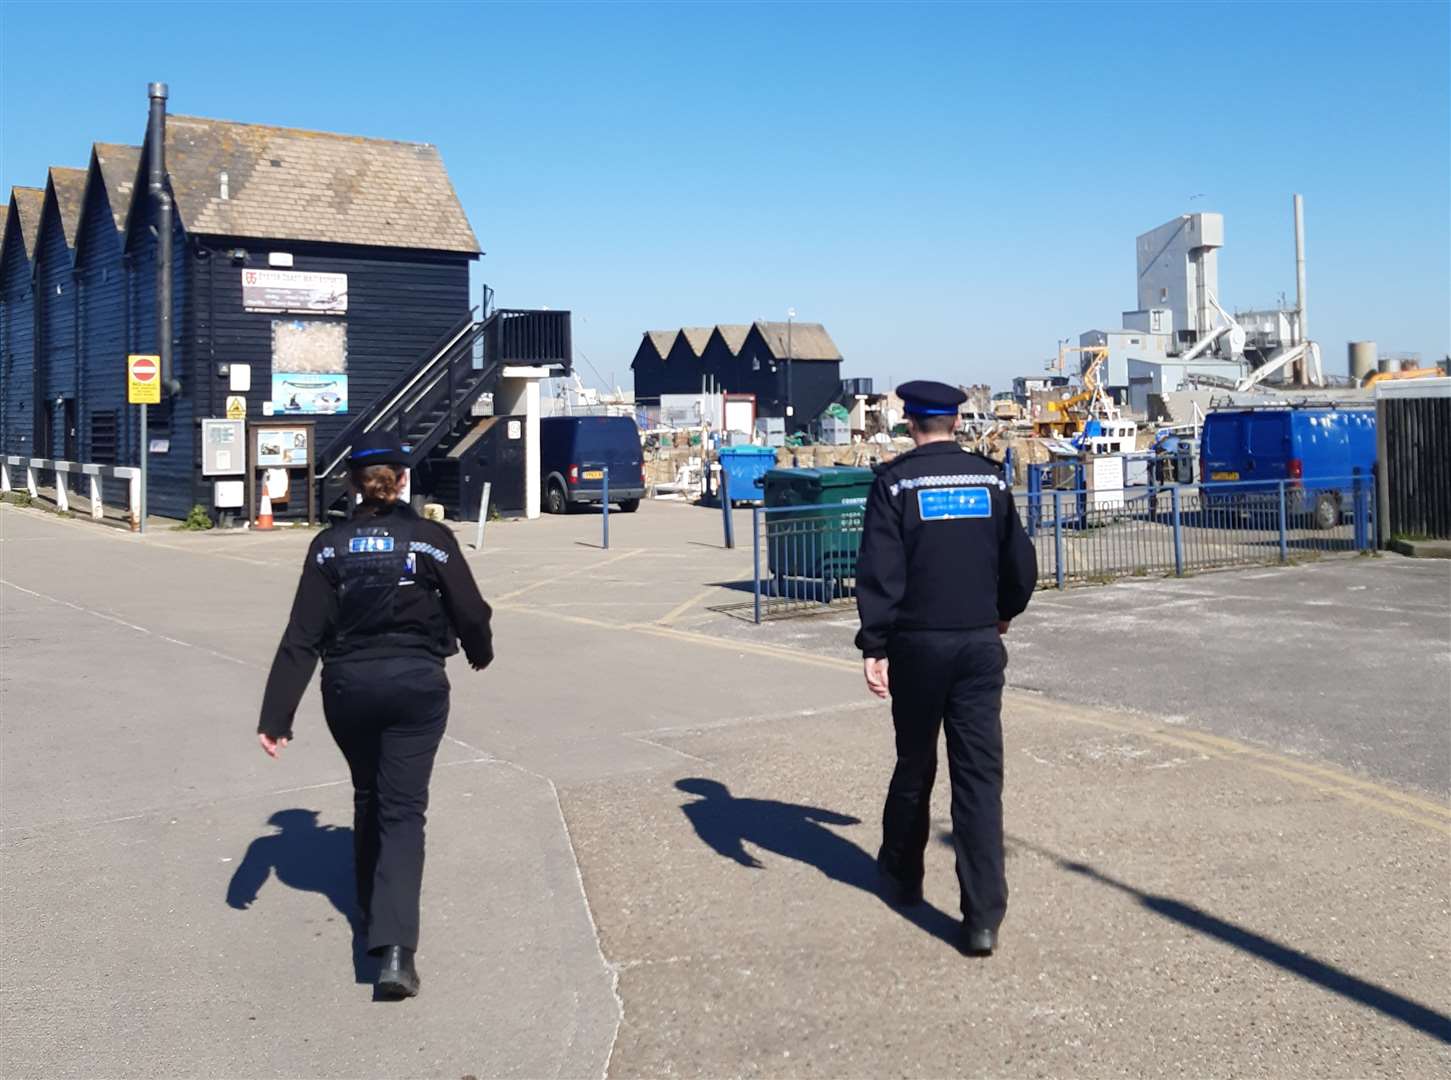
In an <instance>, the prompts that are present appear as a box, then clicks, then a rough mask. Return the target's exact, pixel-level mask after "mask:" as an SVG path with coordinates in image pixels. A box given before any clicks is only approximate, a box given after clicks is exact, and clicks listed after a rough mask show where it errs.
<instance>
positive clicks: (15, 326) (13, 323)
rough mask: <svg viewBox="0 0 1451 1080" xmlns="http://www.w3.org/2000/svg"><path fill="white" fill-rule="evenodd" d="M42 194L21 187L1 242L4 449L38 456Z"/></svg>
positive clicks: (0, 431)
mask: <svg viewBox="0 0 1451 1080" xmlns="http://www.w3.org/2000/svg"><path fill="white" fill-rule="evenodd" d="M44 206H45V191H44V190H43V189H42V188H32V187H17V188H13V189H12V190H11V192H10V203H9V205H8V206H7V207H6V211H5V233H4V237H3V239H0V449H3V451H4V452H5V453H7V454H22V455H26V456H31V455H33V454H34V452H35V439H34V431H35V284H34V279H33V277H32V274H31V270H32V267H33V266H34V258H35V242H36V240H37V239H38V238H39V236H40V215H41V210H42V208H43V207H44Z"/></svg>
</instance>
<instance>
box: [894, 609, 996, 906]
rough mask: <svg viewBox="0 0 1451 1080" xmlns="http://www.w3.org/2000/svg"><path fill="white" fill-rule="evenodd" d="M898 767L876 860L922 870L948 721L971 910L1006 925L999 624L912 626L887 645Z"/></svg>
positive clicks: (913, 876) (955, 838) (962, 884)
mask: <svg viewBox="0 0 1451 1080" xmlns="http://www.w3.org/2000/svg"><path fill="white" fill-rule="evenodd" d="M887 651H888V661H889V666H888V676H889V679H890V682H891V687H892V722H893V725H894V726H895V727H896V730H897V767H896V769H895V770H894V771H893V773H892V783H891V786H890V787H889V788H888V790H887V804H886V808H885V809H884V810H883V812H882V849H881V852H880V853H879V854H878V856H877V864H878V865H879V866H880V867H881V869H882V870H883V871H885V872H886V873H888V874H891V875H892V876H893V877H894V878H896V879H897V880H898V881H900V882H903V883H905V884H909V885H910V884H916V883H918V882H920V881H921V880H922V874H923V856H924V854H925V852H926V849H927V841H928V836H929V832H930V830H931V802H932V782H933V780H934V779H935V778H936V776H937V733H938V730H939V729H940V728H942V727H944V726H945V727H946V729H947V770H948V777H949V779H950V780H951V782H952V844H953V847H954V848H955V849H956V852H957V883H958V887H959V889H960V891H961V894H962V917H963V920H964V921H965V922H966V923H967V925H968V926H969V927H971V928H973V929H981V928H991V929H997V927H998V925H999V924H1000V923H1001V922H1002V921H1003V914H1004V913H1005V912H1006V911H1007V908H1008V882H1007V876H1006V874H1005V873H1004V870H1003V726H1002V707H1003V669H1004V668H1005V667H1006V666H1007V659H1008V654H1007V650H1006V649H1005V648H1004V647H1003V643H1002V641H1001V639H1000V638H999V636H998V632H997V630H996V629H995V628H988V629H983V630H969V631H913V632H904V633H900V634H896V635H894V636H893V638H892V640H891V642H890V643H889V645H888V647H887Z"/></svg>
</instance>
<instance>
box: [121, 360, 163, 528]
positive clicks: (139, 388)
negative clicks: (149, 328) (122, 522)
mask: <svg viewBox="0 0 1451 1080" xmlns="http://www.w3.org/2000/svg"><path fill="white" fill-rule="evenodd" d="M126 400H127V401H128V402H129V403H130V404H132V405H136V406H138V407H139V408H140V410H141V438H140V439H139V440H138V442H139V443H140V445H139V446H138V447H137V448H136V452H137V454H138V455H139V456H140V458H141V498H140V500H139V501H140V503H141V505H140V506H139V507H138V508H137V509H138V514H139V517H140V528H141V531H142V532H143V533H144V532H145V531H146V459H147V458H149V457H150V456H151V442H150V440H149V439H148V438H147V437H146V406H148V405H160V404H161V357H159V356H151V355H146V354H142V353H132V354H131V355H130V356H128V357H126Z"/></svg>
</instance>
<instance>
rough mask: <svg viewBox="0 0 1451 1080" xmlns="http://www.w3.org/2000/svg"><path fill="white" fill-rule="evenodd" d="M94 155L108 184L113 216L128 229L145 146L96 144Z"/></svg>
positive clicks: (108, 196) (92, 150) (118, 227)
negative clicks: (133, 193) (127, 222)
mask: <svg viewBox="0 0 1451 1080" xmlns="http://www.w3.org/2000/svg"><path fill="white" fill-rule="evenodd" d="M91 153H92V155H93V156H94V157H95V160H96V164H97V165H98V166H99V167H100V170H101V179H102V180H103V181H104V182H105V184H106V198H107V199H108V200H109V201H110V203H111V216H112V217H113V218H115V219H116V228H117V229H118V230H119V229H124V228H125V227H126V215H127V214H129V213H130V212H131V195H132V192H133V191H134V190H135V188H136V178H137V176H138V175H139V174H140V169H141V147H139V146H122V145H121V144H119V143H96V144H95V146H93V147H92V148H91Z"/></svg>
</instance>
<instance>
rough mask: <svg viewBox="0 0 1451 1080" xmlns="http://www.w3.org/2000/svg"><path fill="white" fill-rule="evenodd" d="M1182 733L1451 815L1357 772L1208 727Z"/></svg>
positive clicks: (1446, 808)
mask: <svg viewBox="0 0 1451 1080" xmlns="http://www.w3.org/2000/svg"><path fill="white" fill-rule="evenodd" d="M1179 734H1181V735H1183V736H1184V737H1185V738H1189V739H1193V740H1194V741H1195V742H1200V743H1204V744H1205V745H1207V746H1214V747H1218V748H1219V749H1222V750H1224V751H1226V752H1227V753H1231V754H1245V755H1248V756H1250V757H1256V758H1261V759H1263V760H1265V761H1269V762H1273V763H1275V764H1277V765H1280V766H1282V767H1286V768H1290V769H1295V770H1297V771H1299V772H1303V773H1308V774H1310V775H1312V776H1319V777H1323V778H1325V779H1327V780H1329V781H1331V782H1333V783H1337V784H1345V785H1347V786H1349V787H1353V788H1359V789H1360V790H1362V791H1368V792H1370V793H1371V794H1373V795H1378V796H1379V797H1381V798H1383V799H1392V800H1394V801H1395V802H1399V803H1405V804H1406V805H1407V806H1414V807H1415V808H1416V809H1418V810H1422V811H1425V812H1428V813H1431V814H1436V815H1440V816H1442V817H1446V818H1451V806H1443V805H1441V804H1440V803H1437V802H1432V801H1431V800H1430V799H1423V798H1420V797H1419V796H1416V795H1410V794H1407V793H1406V792H1403V791H1397V790H1395V789H1394V788H1388V787H1384V786H1382V785H1380V784H1377V783H1374V782H1372V781H1369V780H1362V779H1360V778H1359V777H1356V776H1347V775H1346V774H1345V773H1342V772H1339V771H1337V770H1334V769H1327V768H1325V767H1323V766H1320V765H1314V764H1311V763H1310V762H1307V761H1300V760H1299V759H1297V758H1292V757H1286V756H1285V755H1283V754H1277V753H1275V752H1274V751H1271V750H1262V749H1260V748H1259V747H1257V746H1247V745H1245V744H1244V743H1241V742H1236V741H1235V740H1234V739H1228V738H1225V737H1224V736H1223V735H1211V734H1210V733H1209V732H1207V731H1183V732H1179Z"/></svg>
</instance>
